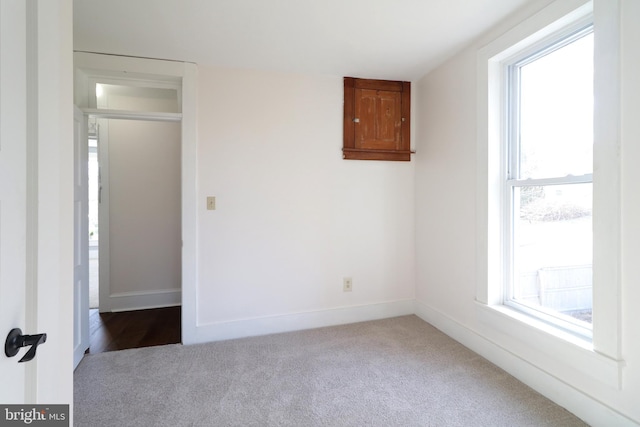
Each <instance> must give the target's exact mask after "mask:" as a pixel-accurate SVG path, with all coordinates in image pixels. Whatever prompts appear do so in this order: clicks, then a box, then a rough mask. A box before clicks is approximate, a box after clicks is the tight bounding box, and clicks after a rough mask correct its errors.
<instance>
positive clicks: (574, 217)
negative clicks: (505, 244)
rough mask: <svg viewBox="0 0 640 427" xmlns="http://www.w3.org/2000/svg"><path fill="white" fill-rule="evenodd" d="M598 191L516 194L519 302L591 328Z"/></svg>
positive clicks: (549, 189) (562, 188) (586, 187)
mask: <svg viewBox="0 0 640 427" xmlns="http://www.w3.org/2000/svg"><path fill="white" fill-rule="evenodd" d="M592 187H593V185H592V184H570V185H547V186H525V187H520V188H517V187H515V188H514V227H513V228H514V230H513V258H514V259H513V291H512V293H513V295H512V299H513V300H514V301H517V302H519V303H522V304H525V305H528V306H530V307H534V308H539V309H542V310H543V311H547V312H549V311H554V312H558V313H562V314H565V315H568V316H572V317H574V318H576V319H579V320H583V321H586V322H588V323H591V307H592V268H591V263H592V252H593V250H592V246H593V244H592V241H593V238H592V216H591V213H592Z"/></svg>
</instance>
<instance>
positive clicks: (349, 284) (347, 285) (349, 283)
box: [342, 277, 353, 292]
mask: <svg viewBox="0 0 640 427" xmlns="http://www.w3.org/2000/svg"><path fill="white" fill-rule="evenodd" d="M352 290H353V280H352V279H351V277H345V278H344V279H342V291H343V292H351V291H352Z"/></svg>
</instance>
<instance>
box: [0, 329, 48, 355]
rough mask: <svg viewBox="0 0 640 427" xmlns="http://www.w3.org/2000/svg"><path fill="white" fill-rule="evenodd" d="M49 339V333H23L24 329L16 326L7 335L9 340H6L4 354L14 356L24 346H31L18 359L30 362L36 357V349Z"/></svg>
mask: <svg viewBox="0 0 640 427" xmlns="http://www.w3.org/2000/svg"><path fill="white" fill-rule="evenodd" d="M46 341H47V334H37V335H22V331H21V330H20V329H19V328H14V329H12V330H11V331H10V332H9V335H7V340H6V341H5V342H4V354H6V355H7V357H13V356H15V355H16V354H18V351H19V350H20V349H21V348H22V347H29V346H31V348H30V349H29V351H27V354H25V355H24V356H23V357H22V359H20V360H19V361H18V363H20V362H28V361H30V360H31V359H33V358H34V357H36V349H37V348H38V346H39V345H40V344H42V343H45V342H46Z"/></svg>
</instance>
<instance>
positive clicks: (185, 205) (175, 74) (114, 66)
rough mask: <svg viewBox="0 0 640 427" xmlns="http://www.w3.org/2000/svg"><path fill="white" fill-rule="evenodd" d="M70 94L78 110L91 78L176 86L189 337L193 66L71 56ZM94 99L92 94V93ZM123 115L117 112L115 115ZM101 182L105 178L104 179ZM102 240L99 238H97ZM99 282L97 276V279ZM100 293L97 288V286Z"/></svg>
mask: <svg viewBox="0 0 640 427" xmlns="http://www.w3.org/2000/svg"><path fill="white" fill-rule="evenodd" d="M74 65H75V76H76V77H75V78H76V80H75V83H76V86H75V90H76V93H77V96H78V97H77V98H76V102H77V105H79V106H82V107H83V108H85V109H86V108H88V107H89V106H90V99H89V98H91V95H92V94H91V91H90V90H89V86H90V85H91V81H92V78H93V77H95V76H96V75H99V76H100V77H101V78H102V77H106V78H107V79H113V80H127V79H128V80H131V81H133V80H138V81H143V80H145V79H146V80H148V79H149V76H153V80H154V81H156V80H163V81H165V82H168V83H169V84H170V85H177V87H178V88H179V93H180V94H181V95H182V97H181V99H182V135H181V147H182V148H181V150H182V163H181V170H182V177H181V178H182V188H181V193H182V212H181V216H182V292H181V295H182V337H183V338H182V340H183V341H187V340H188V339H189V337H192V336H193V335H194V331H195V330H196V319H197V313H196V310H197V304H196V301H197V291H196V283H197V204H196V200H197V197H196V196H197V181H196V180H197V177H196V165H197V157H196V156H197V152H196V147H197V66H196V65H195V64H192V63H184V62H178V61H164V60H154V59H147V58H134V57H123V56H116V55H101V54H94V53H86V52H75V53H74ZM94 96H95V94H94ZM119 113H122V112H119ZM103 179H104V177H103ZM101 239H102V237H101ZM100 280H102V276H101V279H100ZM101 291H102V286H101ZM103 300H104V301H106V302H105V305H106V304H110V296H109V295H108V294H107V295H105V296H104V297H103V294H102V292H101V294H100V306H101V307H100V310H101V311H110V310H111V309H112V308H111V307H105V309H104V310H103V308H102V304H103Z"/></svg>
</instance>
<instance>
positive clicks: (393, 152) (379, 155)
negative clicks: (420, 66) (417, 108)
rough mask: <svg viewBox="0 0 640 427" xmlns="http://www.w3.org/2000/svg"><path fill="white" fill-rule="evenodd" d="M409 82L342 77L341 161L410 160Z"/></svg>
mask: <svg viewBox="0 0 640 427" xmlns="http://www.w3.org/2000/svg"><path fill="white" fill-rule="evenodd" d="M410 117H411V83H410V82H400V81H390V80H366V79H355V78H352V77H345V78H344V146H343V149H342V152H343V158H344V159H350V160H401V161H410V160H411V149H410V147H411V144H410V139H409V137H410Z"/></svg>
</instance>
